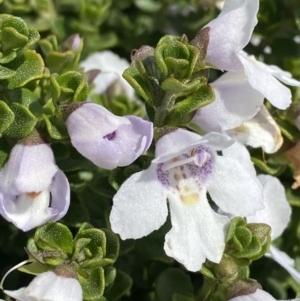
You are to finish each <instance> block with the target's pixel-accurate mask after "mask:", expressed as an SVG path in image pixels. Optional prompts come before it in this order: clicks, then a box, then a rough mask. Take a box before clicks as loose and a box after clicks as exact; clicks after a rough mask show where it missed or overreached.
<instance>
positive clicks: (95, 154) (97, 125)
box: [66, 103, 153, 169]
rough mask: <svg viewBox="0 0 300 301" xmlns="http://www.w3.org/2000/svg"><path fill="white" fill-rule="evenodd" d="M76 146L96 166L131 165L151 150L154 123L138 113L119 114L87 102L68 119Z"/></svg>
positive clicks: (114, 166) (69, 128)
mask: <svg viewBox="0 0 300 301" xmlns="http://www.w3.org/2000/svg"><path fill="white" fill-rule="evenodd" d="M66 125H67V128H68V132H69V135H70V137H71V141H72V144H73V146H74V147H75V148H76V149H77V151H78V152H80V153H81V154H82V155H83V156H85V157H86V158H88V159H89V160H91V161H92V162H93V163H94V164H95V165H97V166H99V167H102V168H105V169H114V168H116V167H117V166H127V165H129V164H131V163H132V162H133V161H134V160H136V159H137V158H138V157H139V156H140V155H141V154H142V153H144V152H145V151H147V150H148V148H149V146H150V144H151V142H152V138H153V125H152V122H149V121H146V120H143V119H142V118H139V117H136V116H126V117H119V116H116V115H114V114H112V113H111V112H109V111H108V110H106V109H105V108H104V107H102V106H100V105H97V104H94V103H84V104H83V105H82V106H80V107H79V108H78V109H76V110H75V111H74V112H72V113H71V114H70V116H69V117H68V119H67V121H66Z"/></svg>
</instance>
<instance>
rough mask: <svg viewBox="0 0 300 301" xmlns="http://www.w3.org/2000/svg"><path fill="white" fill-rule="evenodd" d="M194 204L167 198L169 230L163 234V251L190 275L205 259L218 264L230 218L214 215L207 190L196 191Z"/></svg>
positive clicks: (173, 197)
mask: <svg viewBox="0 0 300 301" xmlns="http://www.w3.org/2000/svg"><path fill="white" fill-rule="evenodd" d="M198 194H199V199H197V202H196V203H193V204H186V203H184V202H182V200H181V199H180V198H179V197H178V196H176V195H174V194H172V195H169V204H170V211H171V222H172V229H171V230H170V231H169V232H168V233H167V234H166V237H165V245H164V249H165V252H166V254H167V255H168V256H171V257H173V258H175V259H176V260H177V261H178V262H180V263H181V264H183V265H184V266H185V267H186V268H187V269H188V270H189V271H193V272H197V271H199V270H200V269H201V266H202V264H203V263H204V261H205V260H206V259H209V260H211V261H213V262H216V263H218V262H220V260H221V258H222V255H223V251H224V248H225V238H226V232H227V226H228V224H229V218H227V217H225V216H222V215H219V214H217V213H216V212H214V211H213V210H212V209H211V207H210V206H209V204H208V201H207V198H206V190H205V189H202V190H199V191H198Z"/></svg>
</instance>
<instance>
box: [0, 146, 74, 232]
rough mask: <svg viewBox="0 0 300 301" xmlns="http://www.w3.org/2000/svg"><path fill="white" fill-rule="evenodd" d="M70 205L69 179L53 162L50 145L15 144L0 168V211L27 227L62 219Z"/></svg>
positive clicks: (17, 224)
mask: <svg viewBox="0 0 300 301" xmlns="http://www.w3.org/2000/svg"><path fill="white" fill-rule="evenodd" d="M50 197H51V204H50ZM69 205H70V187H69V182H68V179H67V178H66V176H65V175H64V174H63V172H62V171H61V170H59V169H58V167H57V166H56V165H55V163H54V155H53V152H52V150H51V148H50V146H49V145H47V144H44V143H41V144H33V145H28V144H22V143H19V144H17V145H15V146H14V148H13V149H12V151H11V153H10V157H9V160H8V162H7V163H6V164H5V165H4V167H3V169H2V170H1V172H0V213H1V215H2V216H3V217H4V218H5V219H7V220H8V221H10V222H12V223H13V224H14V225H15V226H16V227H18V228H19V229H22V230H23V231H29V230H31V229H33V228H35V227H37V226H40V225H42V224H44V223H46V222H47V221H49V220H53V221H57V220H59V219H61V218H62V217H63V216H64V215H65V214H66V213H67V210H68V208H69Z"/></svg>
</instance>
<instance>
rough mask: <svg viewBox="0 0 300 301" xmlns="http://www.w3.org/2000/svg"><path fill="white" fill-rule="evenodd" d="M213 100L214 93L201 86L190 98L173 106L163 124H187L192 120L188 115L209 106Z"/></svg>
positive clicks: (207, 87)
mask: <svg viewBox="0 0 300 301" xmlns="http://www.w3.org/2000/svg"><path fill="white" fill-rule="evenodd" d="M214 100H215V93H214V91H213V89H212V88H211V87H210V86H209V85H203V86H201V87H200V88H199V89H198V90H197V91H196V92H195V93H193V94H192V95H191V96H189V97H187V98H185V99H184V100H182V101H179V102H177V103H176V104H175V106H174V108H173V110H172V111H171V112H170V114H169V115H168V116H167V117H166V120H165V123H166V124H167V125H170V126H176V125H180V124H187V123H189V122H190V121H191V119H192V118H193V115H191V116H189V115H188V114H189V113H192V112H194V111H196V110H197V109H200V108H202V107H204V106H207V105H209V104H210V103H212V102H213V101H214Z"/></svg>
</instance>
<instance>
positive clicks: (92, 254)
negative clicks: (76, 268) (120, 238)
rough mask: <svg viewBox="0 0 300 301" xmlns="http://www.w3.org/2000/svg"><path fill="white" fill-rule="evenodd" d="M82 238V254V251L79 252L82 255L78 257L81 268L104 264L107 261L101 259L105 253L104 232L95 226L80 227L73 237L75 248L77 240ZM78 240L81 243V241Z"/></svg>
mask: <svg viewBox="0 0 300 301" xmlns="http://www.w3.org/2000/svg"><path fill="white" fill-rule="evenodd" d="M82 238H84V239H85V245H84V254H83V253H82V252H81V254H80V253H79V256H81V257H82V258H81V259H80V266H81V267H82V268H91V267H95V266H99V265H100V266H101V265H106V264H107V262H105V261H104V260H103V257H104V256H105V255H106V236H105V233H104V232H103V231H102V230H100V229H96V228H88V229H85V230H83V229H80V230H79V231H78V233H77V235H76V237H75V248H77V246H76V245H77V241H79V240H80V239H82ZM87 240H89V241H87ZM79 242H80V244H82V242H81V241H79ZM77 260H78V258H77Z"/></svg>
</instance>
